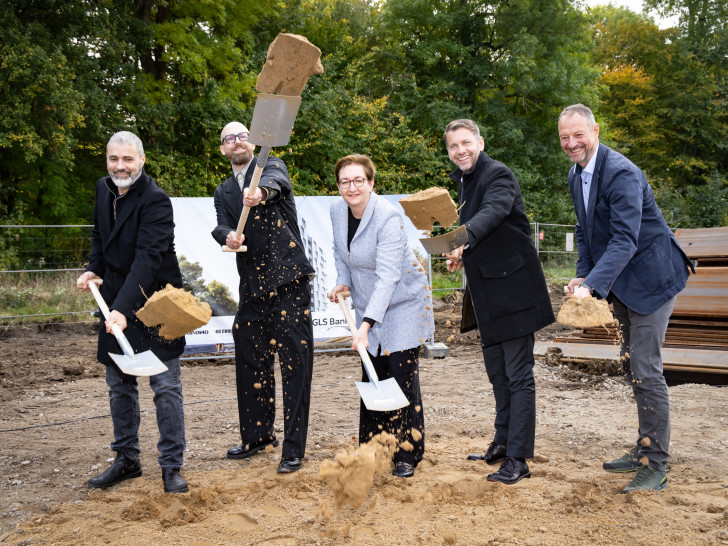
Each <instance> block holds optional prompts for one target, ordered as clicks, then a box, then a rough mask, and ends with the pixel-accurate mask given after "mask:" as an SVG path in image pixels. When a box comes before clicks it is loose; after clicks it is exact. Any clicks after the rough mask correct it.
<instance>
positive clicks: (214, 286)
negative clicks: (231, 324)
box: [177, 256, 238, 317]
mask: <svg viewBox="0 0 728 546" xmlns="http://www.w3.org/2000/svg"><path fill="white" fill-rule="evenodd" d="M177 260H178V261H179V268H180V272H181V273H182V288H184V289H185V290H188V291H189V292H191V293H192V294H193V295H195V296H196V297H198V298H199V299H200V300H201V301H203V302H206V303H208V304H209V305H210V307H211V308H212V316H214V317H217V316H229V315H234V314H235V312H236V311H237V308H238V304H237V303H236V302H235V300H234V299H233V298H232V297H231V296H230V290H228V287H227V286H225V285H224V284H222V283H220V282H217V281H212V282H211V283H210V284H205V279H203V278H202V266H201V265H200V264H199V263H197V262H190V261H188V260H187V258H186V257H185V256H178V257H177Z"/></svg>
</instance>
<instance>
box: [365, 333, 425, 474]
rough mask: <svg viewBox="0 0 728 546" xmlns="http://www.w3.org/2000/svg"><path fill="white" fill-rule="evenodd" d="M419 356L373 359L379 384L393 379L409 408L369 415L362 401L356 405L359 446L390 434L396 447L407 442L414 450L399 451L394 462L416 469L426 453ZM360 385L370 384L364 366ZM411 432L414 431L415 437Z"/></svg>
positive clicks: (401, 354)
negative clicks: (363, 382) (409, 465)
mask: <svg viewBox="0 0 728 546" xmlns="http://www.w3.org/2000/svg"><path fill="white" fill-rule="evenodd" d="M419 352H420V348H419V347H416V348H414V349H406V350H404V351H398V352H396V353H390V354H389V355H377V356H375V357H372V364H374V370H375V371H376V372H377V377H378V378H379V379H380V380H382V381H383V380H385V379H389V378H390V377H394V379H395V381H397V384H398V385H399V386H400V388H401V389H402V392H403V393H404V395H405V396H406V397H407V400H408V401H409V405H408V406H405V407H404V408H401V409H398V410H395V411H369V410H368V409H367V408H366V406H365V405H364V402H363V401H360V402H359V443H360V444H363V443H366V442H368V441H369V440H370V439H371V438H372V436H374V435H376V434H379V433H380V432H382V431H384V432H389V433H390V434H393V435H394V436H396V438H397V443H398V445H400V446H401V445H402V444H403V443H404V442H409V443H410V444H411V445H412V447H413V449H412V450H408V449H403V448H402V447H400V448H399V449H398V450H397V452H396V453H395V455H394V462H395V463H397V462H404V463H409V464H411V465H412V466H417V463H419V462H420V461H421V460H422V455H423V454H424V452H425V412H424V410H423V408H422V393H421V391H420V371H419V360H420V357H419ZM362 381H369V378H368V377H367V375H366V372H365V371H364V366H363V365H362ZM413 429H414V430H415V431H416V432H415V433H414V435H413V434H412V431H413ZM413 436H414V437H417V438H418V439H415V438H414V437H413ZM405 446H407V444H405ZM407 447H408V446H407Z"/></svg>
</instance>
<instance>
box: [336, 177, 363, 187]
mask: <svg viewBox="0 0 728 546" xmlns="http://www.w3.org/2000/svg"><path fill="white" fill-rule="evenodd" d="M352 182H353V183H354V186H356V187H357V188H361V187H362V186H363V185H364V182H367V179H366V178H355V179H353V180H348V179H346V178H342V179H341V180H339V181H338V182H337V184H339V187H340V188H341V189H342V190H348V189H349V186H351V183H352Z"/></svg>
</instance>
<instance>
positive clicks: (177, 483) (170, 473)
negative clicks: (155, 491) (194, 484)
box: [162, 468, 189, 493]
mask: <svg viewBox="0 0 728 546" xmlns="http://www.w3.org/2000/svg"><path fill="white" fill-rule="evenodd" d="M162 481H164V492H165V493H187V491H189V488H188V487H187V482H186V481H185V479H184V478H183V477H182V474H180V473H179V468H163V469H162Z"/></svg>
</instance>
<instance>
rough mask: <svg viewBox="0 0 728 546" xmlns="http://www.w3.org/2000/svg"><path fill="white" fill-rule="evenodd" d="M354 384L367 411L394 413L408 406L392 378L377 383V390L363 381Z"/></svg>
mask: <svg viewBox="0 0 728 546" xmlns="http://www.w3.org/2000/svg"><path fill="white" fill-rule="evenodd" d="M354 384H355V385H356V388H357V389H359V394H360V395H361V399H362V400H363V401H364V405H365V406H366V407H367V409H368V410H369V411H394V410H398V409H400V408H403V407H405V406H408V405H409V401H408V400H407V397H406V396H405V395H404V393H403V392H402V389H400V388H399V385H398V384H397V381H396V380H395V379H394V378H393V377H390V378H389V379H385V380H384V381H379V388H378V389H377V388H376V387H375V386H374V384H373V383H369V382H365V381H357V382H355V383H354Z"/></svg>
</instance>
